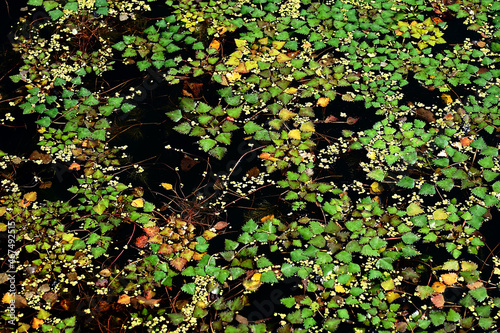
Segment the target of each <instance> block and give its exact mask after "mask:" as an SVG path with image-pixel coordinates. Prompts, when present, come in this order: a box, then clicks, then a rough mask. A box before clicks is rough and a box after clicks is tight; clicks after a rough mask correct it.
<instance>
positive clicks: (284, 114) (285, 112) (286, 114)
mask: <svg viewBox="0 0 500 333" xmlns="http://www.w3.org/2000/svg"><path fill="white" fill-rule="evenodd" d="M278 115H279V117H280V118H281V119H283V120H288V119H291V118H293V117H295V116H296V115H297V114H296V113H295V112H292V111H288V110H287V109H281V111H280V113H279V114H278Z"/></svg>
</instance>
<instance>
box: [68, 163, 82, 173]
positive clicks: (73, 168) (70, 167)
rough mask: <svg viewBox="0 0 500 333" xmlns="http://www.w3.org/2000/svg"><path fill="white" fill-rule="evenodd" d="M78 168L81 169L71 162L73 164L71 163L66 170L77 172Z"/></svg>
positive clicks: (78, 165)
mask: <svg viewBox="0 0 500 333" xmlns="http://www.w3.org/2000/svg"><path fill="white" fill-rule="evenodd" d="M80 168H81V167H80V164H78V163H75V162H73V163H71V165H70V166H69V168H68V169H70V170H76V171H78V170H80Z"/></svg>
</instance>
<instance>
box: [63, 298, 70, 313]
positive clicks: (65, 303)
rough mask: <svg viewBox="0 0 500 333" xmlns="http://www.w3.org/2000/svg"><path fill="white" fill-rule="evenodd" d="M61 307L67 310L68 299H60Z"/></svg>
mask: <svg viewBox="0 0 500 333" xmlns="http://www.w3.org/2000/svg"><path fill="white" fill-rule="evenodd" d="M61 307H62V308H63V309H64V310H66V311H68V310H69V301H68V300H67V299H63V300H62V301H61Z"/></svg>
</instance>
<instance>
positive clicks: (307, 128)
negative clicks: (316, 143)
mask: <svg viewBox="0 0 500 333" xmlns="http://www.w3.org/2000/svg"><path fill="white" fill-rule="evenodd" d="M300 130H301V131H302V132H314V131H315V130H314V124H313V122H312V121H308V122H305V123H303V124H302V125H300Z"/></svg>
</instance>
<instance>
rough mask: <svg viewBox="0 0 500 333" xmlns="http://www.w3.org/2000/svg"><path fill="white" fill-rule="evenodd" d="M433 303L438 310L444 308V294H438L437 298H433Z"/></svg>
mask: <svg viewBox="0 0 500 333" xmlns="http://www.w3.org/2000/svg"><path fill="white" fill-rule="evenodd" d="M431 302H432V304H434V306H435V307H436V308H438V309H441V308H443V306H444V296H443V294H438V295H436V296H433V297H432V298H431Z"/></svg>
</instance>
